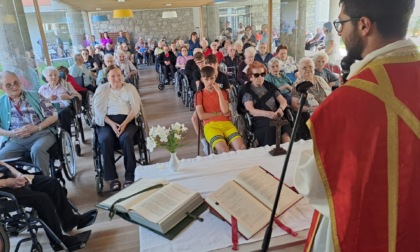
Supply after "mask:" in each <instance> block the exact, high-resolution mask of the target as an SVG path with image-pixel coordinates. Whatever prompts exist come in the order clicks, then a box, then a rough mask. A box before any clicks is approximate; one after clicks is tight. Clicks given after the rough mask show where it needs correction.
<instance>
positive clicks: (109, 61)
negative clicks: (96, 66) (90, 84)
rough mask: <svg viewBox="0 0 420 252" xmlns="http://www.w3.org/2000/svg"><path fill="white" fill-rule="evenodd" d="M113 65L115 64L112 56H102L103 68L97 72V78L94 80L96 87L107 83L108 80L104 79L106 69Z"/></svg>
mask: <svg viewBox="0 0 420 252" xmlns="http://www.w3.org/2000/svg"><path fill="white" fill-rule="evenodd" d="M114 64H115V61H114V56H113V55H112V54H105V56H104V65H105V68H103V69H101V70H100V71H99V72H98V77H97V78H96V84H97V85H98V86H99V85H101V84H104V83H106V82H108V79H107V78H106V74H105V72H106V68H107V67H109V66H110V65H114Z"/></svg>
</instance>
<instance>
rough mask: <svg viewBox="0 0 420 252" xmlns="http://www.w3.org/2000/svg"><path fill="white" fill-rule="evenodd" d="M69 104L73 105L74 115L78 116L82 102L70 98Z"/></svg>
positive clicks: (75, 98) (76, 98)
mask: <svg viewBox="0 0 420 252" xmlns="http://www.w3.org/2000/svg"><path fill="white" fill-rule="evenodd" d="M71 104H72V105H73V110H74V112H75V113H76V114H80V112H81V111H82V101H81V100H80V99H79V98H78V97H73V98H71Z"/></svg>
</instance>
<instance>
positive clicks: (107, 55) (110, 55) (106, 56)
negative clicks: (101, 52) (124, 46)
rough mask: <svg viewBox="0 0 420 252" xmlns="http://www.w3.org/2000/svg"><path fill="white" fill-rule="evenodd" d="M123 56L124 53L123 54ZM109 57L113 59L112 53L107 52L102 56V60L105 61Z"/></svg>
mask: <svg viewBox="0 0 420 252" xmlns="http://www.w3.org/2000/svg"><path fill="white" fill-rule="evenodd" d="M124 56H125V55H124ZM110 58H112V60H114V55H112V54H110V53H107V54H105V56H104V61H107V60H109V59H110Z"/></svg>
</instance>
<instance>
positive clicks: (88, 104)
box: [84, 91, 93, 127]
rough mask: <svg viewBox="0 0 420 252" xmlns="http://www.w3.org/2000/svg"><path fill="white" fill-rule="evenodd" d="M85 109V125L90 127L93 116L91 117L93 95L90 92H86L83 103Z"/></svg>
mask: <svg viewBox="0 0 420 252" xmlns="http://www.w3.org/2000/svg"><path fill="white" fill-rule="evenodd" d="M85 106H86V107H85V108H84V116H85V121H86V124H87V125H88V126H89V127H91V126H92V120H93V116H92V111H93V93H92V91H88V93H87V95H86V103H85Z"/></svg>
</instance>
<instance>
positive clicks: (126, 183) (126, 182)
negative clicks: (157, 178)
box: [123, 180, 134, 188]
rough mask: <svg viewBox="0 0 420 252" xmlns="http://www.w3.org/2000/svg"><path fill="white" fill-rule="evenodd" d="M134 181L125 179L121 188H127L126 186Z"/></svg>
mask: <svg viewBox="0 0 420 252" xmlns="http://www.w3.org/2000/svg"><path fill="white" fill-rule="evenodd" d="M133 183H134V181H132V180H126V181H125V183H124V185H123V188H127V187H129V186H130V185H132V184H133Z"/></svg>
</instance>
